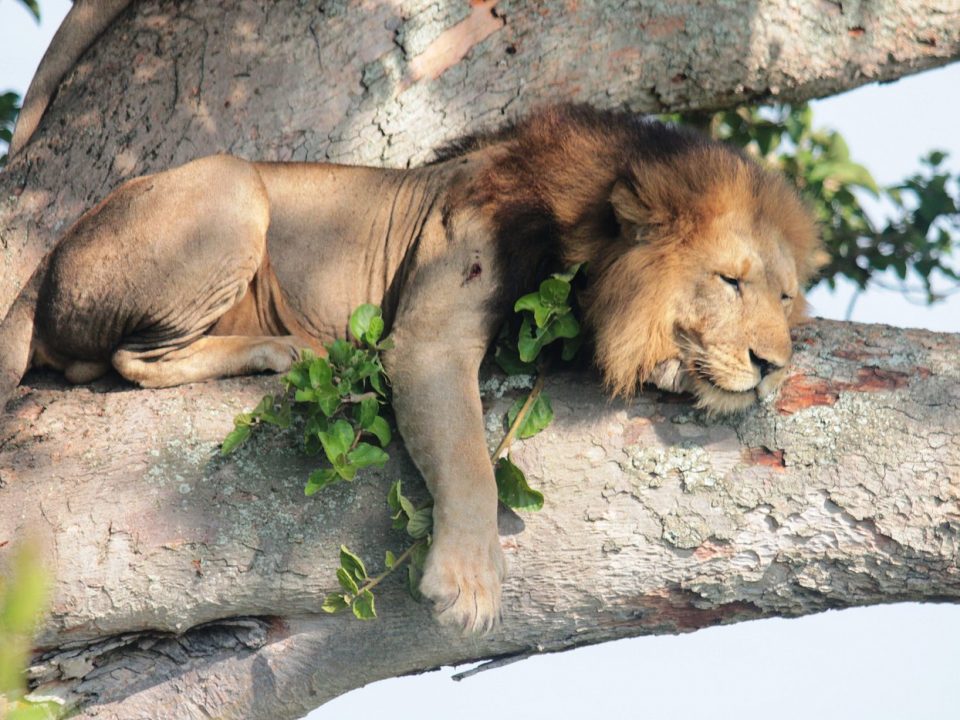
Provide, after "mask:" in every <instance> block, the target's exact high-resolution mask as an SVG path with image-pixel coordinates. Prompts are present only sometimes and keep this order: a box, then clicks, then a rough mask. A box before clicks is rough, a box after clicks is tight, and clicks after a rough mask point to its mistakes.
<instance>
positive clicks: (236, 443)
mask: <svg viewBox="0 0 960 720" xmlns="http://www.w3.org/2000/svg"><path fill="white" fill-rule="evenodd" d="M249 437H250V426H249V425H237V426H236V427H235V428H233V430H231V431H230V432H229V433H228V434H227V436H226V437H225V438H224V439H223V444H222V445H220V454H221V455H229V454H230V453H232V452H233V451H234V450H236V449H237V448H238V447H240V445H242V444H243V443H245V442H246V441H247V438H249Z"/></svg>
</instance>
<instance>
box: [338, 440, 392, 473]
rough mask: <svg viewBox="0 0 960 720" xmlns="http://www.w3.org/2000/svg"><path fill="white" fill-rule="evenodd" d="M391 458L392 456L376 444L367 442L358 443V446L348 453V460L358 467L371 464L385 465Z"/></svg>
mask: <svg viewBox="0 0 960 720" xmlns="http://www.w3.org/2000/svg"><path fill="white" fill-rule="evenodd" d="M389 459H390V456H389V455H387V453H385V452H384V451H383V450H381V449H380V448H378V447H377V446H376V445H371V444H370V443H365V442H362V443H357V446H356V447H355V448H354V449H353V450H351V451H350V452H349V453H347V460H349V461H350V462H351V463H352V464H354V465H356V466H357V467H358V468H365V467H370V466H371V465H375V466H377V467H383V466H384V465H385V464H386V462H387V460H389Z"/></svg>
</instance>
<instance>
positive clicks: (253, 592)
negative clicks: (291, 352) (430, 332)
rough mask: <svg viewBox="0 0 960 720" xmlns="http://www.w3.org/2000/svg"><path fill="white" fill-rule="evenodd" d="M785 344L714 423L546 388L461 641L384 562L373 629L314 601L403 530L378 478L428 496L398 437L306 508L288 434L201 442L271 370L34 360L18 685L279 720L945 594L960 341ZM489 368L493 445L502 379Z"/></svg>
mask: <svg viewBox="0 0 960 720" xmlns="http://www.w3.org/2000/svg"><path fill="white" fill-rule="evenodd" d="M796 341H797V347H798V351H799V352H798V356H797V358H796V365H795V369H794V372H793V374H792V376H791V378H790V379H789V380H788V381H787V383H786V385H785V387H784V389H783V392H782V393H781V394H780V396H779V398H778V399H777V400H776V401H775V402H774V403H772V404H770V405H766V406H764V407H761V408H757V409H756V410H754V411H751V412H749V413H747V414H746V415H745V416H743V417H741V418H738V419H735V420H726V421H709V420H707V419H706V418H704V417H703V416H702V415H701V414H699V413H698V412H696V411H694V410H692V409H691V407H690V406H689V404H688V403H687V402H685V401H683V400H682V399H677V398H673V397H671V396H660V395H658V394H656V393H648V394H644V395H643V396H641V397H640V398H639V399H637V400H636V401H634V402H630V403H621V402H607V401H606V400H605V399H604V398H603V396H602V395H601V393H600V391H599V388H598V386H597V385H596V383H595V382H594V381H593V380H592V379H591V378H589V377H584V376H574V375H569V376H567V375H559V376H556V377H554V378H553V379H551V380H550V381H549V382H548V385H547V392H548V393H549V394H550V395H551V397H552V399H553V406H554V408H555V410H556V413H557V419H556V421H555V424H554V425H552V426H551V427H550V428H549V429H548V430H547V431H546V432H544V433H542V434H541V435H540V436H538V437H536V438H534V439H532V440H529V441H526V442H524V443H520V444H519V446H518V447H516V448H515V450H514V458H515V460H516V461H517V462H518V463H519V464H520V465H521V466H523V467H525V468H526V470H527V472H528V474H529V476H530V477H531V479H532V481H533V482H534V483H535V484H536V485H537V486H539V487H541V488H542V489H543V491H544V492H545V494H546V496H547V504H546V507H545V508H544V510H543V511H542V512H540V513H535V514H524V515H523V517H522V521H521V522H518V521H517V520H516V518H515V517H513V518H510V517H508V518H504V520H505V522H504V523H503V530H504V535H503V538H502V542H503V546H504V549H505V551H506V552H507V555H508V559H509V562H510V565H511V570H510V576H509V579H508V580H507V582H506V585H505V612H504V620H503V626H502V627H501V628H500V629H499V630H498V631H496V632H494V633H493V634H492V635H490V636H489V637H486V638H483V639H469V640H464V639H460V638H457V637H454V636H451V635H447V634H444V632H443V631H441V630H440V629H438V628H437V627H436V626H435V624H434V623H433V622H432V620H431V619H430V617H429V613H428V611H427V609H426V608H425V607H423V606H419V605H417V604H416V603H414V602H413V601H412V600H411V599H410V598H409V597H408V596H407V595H406V594H405V591H404V590H403V589H402V587H401V585H402V583H401V582H400V581H399V580H395V581H387V582H386V583H385V585H384V586H383V588H382V592H381V593H379V597H378V609H379V613H380V618H379V619H378V620H377V621H375V622H369V623H364V622H360V621H357V620H355V619H354V618H353V617H352V616H348V615H338V616H327V615H323V614H318V613H317V609H318V606H319V604H320V602H321V600H322V598H323V596H324V594H325V593H327V592H330V591H333V590H335V588H336V580H335V578H334V569H335V567H336V565H337V552H338V548H339V546H340V544H341V543H346V544H347V545H348V546H349V547H350V548H351V549H353V550H355V551H357V552H359V553H361V554H362V556H363V557H365V558H367V559H368V561H369V563H370V564H371V565H380V562H379V558H382V556H383V552H384V550H385V549H386V548H391V549H393V550H394V551H398V550H399V549H401V547H402V543H403V540H402V538H401V537H400V536H399V535H398V534H396V533H394V532H393V531H391V530H390V529H389V524H390V523H389V519H388V516H387V515H388V514H387V511H386V507H385V503H384V498H385V495H386V490H387V487H388V484H389V482H390V481H391V480H392V479H394V478H397V477H402V478H403V479H404V482H405V483H406V487H407V488H408V490H409V491H410V492H411V493H414V494H416V493H417V492H420V493H422V492H423V490H422V486H421V485H420V483H419V481H417V480H415V471H414V470H413V468H412V467H411V464H410V462H409V460H408V459H407V458H406V456H405V455H404V453H403V450H402V448H401V447H400V446H398V445H396V444H395V446H394V447H393V448H391V454H392V460H391V462H390V463H389V464H388V465H387V467H386V468H385V469H384V470H383V471H382V472H378V473H370V474H368V475H365V476H364V477H363V478H362V479H361V480H358V481H357V482H355V483H354V484H352V485H343V486H339V487H334V488H330V489H328V490H326V491H324V492H323V493H322V494H321V495H319V496H317V497H315V498H313V499H306V498H304V496H303V494H302V487H303V483H304V479H305V477H306V474H307V473H308V471H309V469H310V468H311V461H310V459H308V458H305V457H302V456H300V455H298V454H297V453H296V452H295V451H293V450H292V449H291V445H292V444H293V437H292V436H291V435H283V434H279V435H277V434H272V433H264V434H262V435H261V436H260V437H259V438H257V439H255V440H254V441H253V444H252V445H250V446H248V447H246V448H244V449H243V450H242V451H241V452H240V453H239V454H238V455H237V456H236V457H231V458H228V459H225V460H224V459H221V458H219V457H218V454H217V448H218V445H217V443H218V441H219V440H220V439H221V438H222V437H223V436H224V434H225V433H226V432H227V430H229V428H230V427H231V418H232V417H233V415H234V413H236V412H237V411H238V410H240V409H241V408H244V407H249V406H250V405H252V404H253V403H254V402H255V401H256V400H257V399H258V398H259V396H260V394H262V393H263V392H264V391H265V390H267V389H269V388H271V387H272V386H274V383H275V382H276V380H275V379H273V378H245V379H238V380H231V381H225V382H220V383H215V384H204V385H194V386H190V387H183V388H177V389H171V390H160V391H139V390H131V389H129V388H128V387H126V386H123V385H121V384H120V382H119V381H108V380H105V381H101V382H99V383H97V384H96V385H95V386H94V387H92V388H91V389H86V388H78V389H71V390H65V389H63V388H62V387H61V385H60V384H59V383H58V382H56V381H54V380H53V379H51V378H50V377H48V376H46V375H39V374H36V375H34V376H31V377H30V379H29V383H28V386H29V389H26V388H25V389H24V390H23V391H22V397H21V398H20V399H18V400H17V401H16V404H15V405H14V409H15V412H14V414H13V417H11V418H9V419H7V420H6V421H4V422H3V425H2V435H0V473H2V486H0V498H2V508H3V510H2V512H0V545H4V544H6V543H12V541H13V540H14V539H16V538H19V537H22V536H24V535H26V534H29V535H33V536H34V537H37V538H39V540H40V541H41V542H42V543H44V544H45V546H46V547H47V548H49V550H50V552H49V557H50V561H51V564H52V567H53V570H54V571H55V576H56V590H55V600H54V604H53V615H52V617H51V619H50V622H49V623H48V626H47V629H46V631H45V632H44V634H43V636H42V638H41V640H40V643H41V645H42V648H43V649H44V652H43V655H42V656H41V657H40V658H39V659H38V660H37V663H36V665H35V667H34V668H33V671H32V675H33V679H34V681H35V682H37V683H39V684H40V691H41V692H42V693H50V692H57V693H60V694H62V695H64V696H65V697H67V698H69V699H70V701H71V702H76V701H80V702H83V703H89V705H88V706H87V708H86V710H85V712H84V714H83V716H84V717H93V716H96V717H101V718H140V717H143V718H152V717H155V713H156V708H158V707H177V708H180V710H178V715H177V717H184V718H186V717H190V718H192V717H209V716H213V717H271V718H286V717H291V718H292V717H298V716H300V715H302V714H303V713H305V712H306V711H307V710H308V709H309V708H311V707H313V706H315V705H318V704H320V703H322V702H324V701H326V700H328V699H330V698H332V697H334V696H336V695H338V694H340V693H342V692H345V691H346V690H349V689H351V688H354V687H359V686H361V685H363V684H366V683H368V682H371V681H373V680H376V679H380V678H383V677H388V676H393V675H398V674H403V673H408V672H415V671H418V670H423V669H425V668H430V667H436V666H438V665H441V664H448V663H455V662H463V661H467V660H474V659H479V658H495V657H500V656H504V655H515V654H521V655H522V654H528V653H536V652H548V651H556V650H561V649H565V648H570V647H574V646H578V645H583V644H587V643H596V642H602V641H604V640H609V639H614V638H620V637H627V636H634V635H642V634H648V633H674V632H686V631H691V630H696V629H698V628H701V627H705V626H708V625H714V624H717V623H730V622H736V621H739V620H745V619H751V618H760V617H767V616H774V615H776V616H795V615H802V614H806V613H811V612H818V611H821V610H824V609H827V608H836V607H846V606H852V605H863V604H870V603H885V602H895V601H905V600H927V601H952V602H956V601H958V600H960V570H958V558H960V545H958V540H960V536H958V533H960V412H958V411H960V360H958V358H960V336H956V335H937V334H933V333H927V332H922V331H903V330H895V329H893V328H887V327H884V326H869V325H854V324H842V323H833V322H827V321H820V322H817V323H814V324H811V325H808V326H805V327H804V328H801V330H800V331H799V333H798V334H797V337H796ZM484 386H485V387H486V388H487V390H488V393H487V395H488V398H487V413H488V414H487V418H488V423H487V424H488V427H489V429H490V430H491V435H490V439H491V442H493V441H494V440H495V434H496V433H495V431H497V430H498V429H499V428H500V427H501V423H502V418H503V414H504V413H505V411H506V409H507V407H508V406H509V403H510V401H511V397H510V394H509V393H507V395H505V396H502V397H497V396H498V394H499V393H498V388H502V380H499V379H497V377H494V378H492V379H491V378H488V379H487V380H485V381H484ZM201 623H208V624H207V625H201ZM198 625H199V627H198ZM176 633H184V634H180V635H177V634H176Z"/></svg>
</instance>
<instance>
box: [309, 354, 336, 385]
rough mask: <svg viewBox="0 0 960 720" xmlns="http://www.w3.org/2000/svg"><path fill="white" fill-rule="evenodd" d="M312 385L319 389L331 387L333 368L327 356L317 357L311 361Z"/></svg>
mask: <svg viewBox="0 0 960 720" xmlns="http://www.w3.org/2000/svg"><path fill="white" fill-rule="evenodd" d="M308 372H309V375H310V386H311V387H313V388H315V389H319V388H326V387H330V386H332V384H333V368H332V367H330V363H329V362H328V361H327V359H326V358H320V357H318V358H315V359H313V360H311V361H310V367H309V370H308Z"/></svg>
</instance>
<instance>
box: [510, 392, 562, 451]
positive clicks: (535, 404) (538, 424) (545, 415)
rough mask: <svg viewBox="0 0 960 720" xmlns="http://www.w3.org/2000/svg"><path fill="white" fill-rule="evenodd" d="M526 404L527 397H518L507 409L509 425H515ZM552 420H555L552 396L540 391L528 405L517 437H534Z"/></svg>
mask: <svg viewBox="0 0 960 720" xmlns="http://www.w3.org/2000/svg"><path fill="white" fill-rule="evenodd" d="M525 404H526V398H517V399H516V401H515V402H514V403H513V405H512V406H511V407H510V409H509V410H508V411H507V425H509V426H513V424H514V423H516V422H517V418H518V417H519V415H520V411H521V410H522V409H523V406H524V405H525ZM551 422H553V407H552V406H551V405H550V398H549V397H547V396H546V395H544V394H543V393H540V394H538V395H537V396H536V397H535V398H534V399H533V401H532V402H531V403H530V405H529V406H528V407H527V411H526V415H525V416H524V417H523V419H522V421H521V422H520V424H519V425H518V426H517V437H518V438H520V439H521V440H526V439H527V438H532V437H533V436H534V435H536V434H537V433H539V432H540V431H541V430H543V429H544V428H545V427H547V425H549V424H550V423H551Z"/></svg>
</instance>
